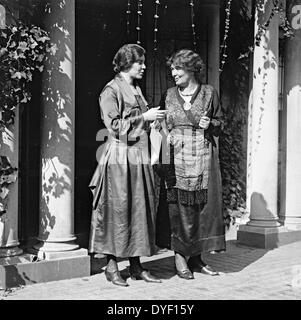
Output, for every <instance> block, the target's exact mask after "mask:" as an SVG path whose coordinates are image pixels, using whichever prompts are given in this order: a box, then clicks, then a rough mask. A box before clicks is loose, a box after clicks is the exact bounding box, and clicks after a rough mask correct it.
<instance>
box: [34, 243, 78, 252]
mask: <svg viewBox="0 0 301 320" xmlns="http://www.w3.org/2000/svg"><path fill="white" fill-rule="evenodd" d="M33 247H34V249H36V250H38V251H41V252H67V251H73V250H76V249H78V248H79V245H78V244H76V243H75V242H74V241H70V242H67V241H66V242H57V241H53V242H51V241H40V242H39V243H37V244H35V245H34V246H33Z"/></svg>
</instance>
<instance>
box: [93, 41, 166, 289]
mask: <svg viewBox="0 0 301 320" xmlns="http://www.w3.org/2000/svg"><path fill="white" fill-rule="evenodd" d="M144 54H145V50H144V49H143V48H142V47H140V46H138V45H136V44H128V45H124V46H123V47H121V48H120V49H119V50H118V52H117V53H116V55H115V57H114V60H113V65H114V67H115V68H114V70H115V72H117V75H116V76H115V78H114V79H113V80H112V81H110V82H109V83H108V84H107V85H106V86H105V87H104V89H103V90H102V92H101V94H100V97H99V104H100V111H101V118H102V120H103V122H104V124H105V126H106V128H107V133H106V136H107V137H108V140H107V141H106V143H105V144H104V147H103V149H102V152H101V154H100V158H99V159H98V166H97V168H96V171H95V173H94V175H93V178H92V180H91V182H90V185H89V187H90V188H91V190H92V193H93V213H92V221H91V233H90V246H89V251H90V252H94V253H102V254H105V255H106V256H107V267H106V271H105V275H106V277H107V280H108V281H112V282H113V283H114V284H116V285H120V286H127V285H128V283H127V282H126V281H125V280H124V279H123V278H122V277H121V275H120V272H119V270H118V265H117V261H116V258H117V257H120V258H129V262H130V275H131V278H132V279H136V280H140V279H143V280H145V281H147V282H161V280H160V279H158V278H156V277H155V276H153V275H151V274H150V272H149V271H147V270H144V269H143V268H142V266H141V264H140V258H139V257H140V256H150V255H152V254H154V253H155V206H154V203H155V199H154V176H153V171H152V167H151V164H150V159H149V149H148V144H149V136H148V133H147V130H148V127H149V122H150V121H154V120H159V121H161V120H162V119H163V118H164V114H165V111H162V110H159V109H158V108H159V107H158V108H153V109H149V110H148V107H147V102H146V101H145V99H144V97H143V95H142V92H141V89H140V88H139V86H138V84H137V80H140V79H141V78H142V77H143V74H144V70H145V68H146V67H145V57H144Z"/></svg>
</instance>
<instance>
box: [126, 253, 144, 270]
mask: <svg viewBox="0 0 301 320" xmlns="http://www.w3.org/2000/svg"><path fill="white" fill-rule="evenodd" d="M129 262H130V268H131V269H132V270H135V271H139V272H140V271H142V270H143V268H142V266H141V263H140V257H130V258H129Z"/></svg>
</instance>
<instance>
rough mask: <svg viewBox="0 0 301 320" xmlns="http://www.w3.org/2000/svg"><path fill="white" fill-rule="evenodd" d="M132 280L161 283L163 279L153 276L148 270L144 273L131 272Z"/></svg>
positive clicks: (143, 271)
mask: <svg viewBox="0 0 301 320" xmlns="http://www.w3.org/2000/svg"><path fill="white" fill-rule="evenodd" d="M130 275H131V279H133V280H144V281H145V282H154V283H161V282H162V281H161V279H159V278H157V277H155V276H153V275H152V274H151V273H150V272H149V271H148V270H142V271H131V270H130Z"/></svg>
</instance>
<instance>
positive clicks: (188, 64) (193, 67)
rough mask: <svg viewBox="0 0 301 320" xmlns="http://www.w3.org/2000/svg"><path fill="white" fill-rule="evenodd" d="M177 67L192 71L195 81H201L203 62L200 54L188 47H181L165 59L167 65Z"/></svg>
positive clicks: (203, 68)
mask: <svg viewBox="0 0 301 320" xmlns="http://www.w3.org/2000/svg"><path fill="white" fill-rule="evenodd" d="M172 64H173V65H174V66H175V67H179V68H181V69H184V70H186V71H189V72H193V73H194V76H195V78H196V80H197V81H199V82H201V81H202V77H203V72H204V70H205V64H204V62H203V60H202V58H201V57H200V55H199V54H198V53H196V52H194V51H192V50H189V49H181V50H179V51H177V52H176V53H174V54H173V55H172V56H171V57H170V58H169V59H168V61H167V65H168V66H169V67H170V66H171V65H172Z"/></svg>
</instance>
